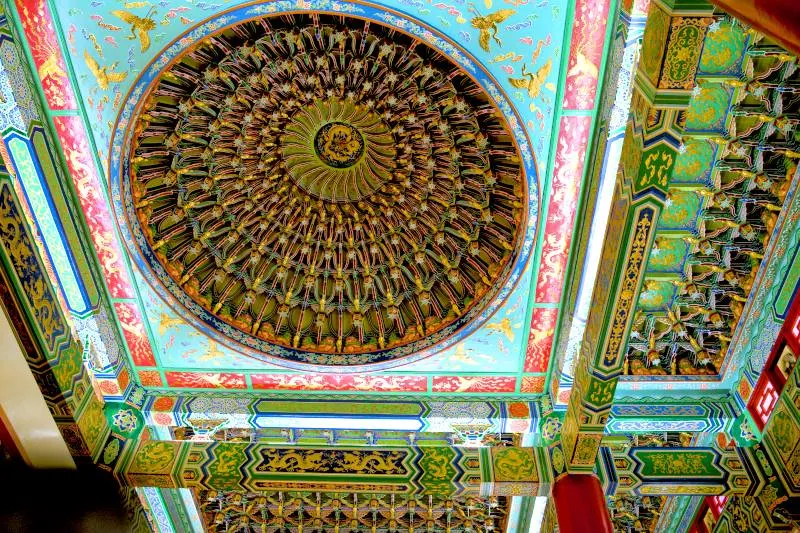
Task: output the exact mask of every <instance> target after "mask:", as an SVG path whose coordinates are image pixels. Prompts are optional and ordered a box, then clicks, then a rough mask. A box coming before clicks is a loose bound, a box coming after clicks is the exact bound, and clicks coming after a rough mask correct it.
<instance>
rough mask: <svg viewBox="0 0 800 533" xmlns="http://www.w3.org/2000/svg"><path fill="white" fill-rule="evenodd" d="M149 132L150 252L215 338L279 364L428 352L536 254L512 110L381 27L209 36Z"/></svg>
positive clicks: (163, 100)
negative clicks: (523, 259)
mask: <svg viewBox="0 0 800 533" xmlns="http://www.w3.org/2000/svg"><path fill="white" fill-rule="evenodd" d="M134 127H135V130H134V137H133V142H132V144H131V145H130V152H129V159H130V162H131V165H130V180H129V183H130V192H131V198H132V200H133V207H132V208H131V207H130V206H129V207H128V209H127V211H128V213H129V214H128V217H129V219H130V218H131V217H132V216H133V214H134V213H135V217H136V219H137V220H136V222H138V225H139V226H140V227H141V228H142V233H143V234H144V237H145V238H146V243H147V247H148V248H149V250H148V252H149V254H145V255H150V256H152V257H155V258H157V261H158V263H159V265H160V267H161V268H162V269H163V271H165V272H166V273H167V274H168V276H169V278H170V279H169V280H168V281H169V285H170V287H169V289H170V291H172V292H173V294H174V291H175V290H180V291H183V292H184V293H185V294H186V295H188V296H189V297H190V298H191V300H192V302H194V303H195V304H198V305H200V306H201V307H202V308H203V309H204V310H205V311H207V312H208V313H210V314H211V316H213V317H214V319H215V320H213V321H212V322H209V321H207V320H206V321H204V323H206V324H208V325H209V326H211V327H212V328H214V329H216V330H218V331H219V332H222V333H224V334H226V335H227V336H228V337H230V338H233V339H234V340H236V341H237V342H242V339H245V338H246V339H247V340H248V342H247V343H246V344H248V345H250V346H253V345H254V343H255V345H258V346H261V347H262V348H261V349H262V350H263V351H264V352H265V353H269V354H271V355H278V356H279V357H283V358H286V359H289V360H293V361H300V362H304V363H312V364H320V365H349V364H368V363H372V362H379V361H386V360H389V359H395V358H402V357H403V356H405V355H408V354H410V353H413V352H415V351H418V350H421V349H424V348H428V347H430V346H433V345H435V344H436V343H438V342H441V341H442V340H443V339H445V338H447V337H449V336H451V335H453V334H454V333H456V332H457V331H458V330H459V329H460V328H462V327H463V326H464V325H465V324H467V323H469V322H470V321H471V320H473V319H474V318H475V317H476V316H477V315H478V314H479V313H480V312H481V310H482V309H484V308H486V306H487V305H488V304H490V303H491V302H492V301H493V299H494V298H495V297H496V296H497V293H498V291H499V290H500V288H501V287H502V286H503V284H504V283H505V281H506V280H507V279H508V276H509V274H510V272H511V268H512V266H513V264H514V262H515V260H516V259H517V257H518V254H519V250H520V248H521V245H522V240H523V233H524V231H525V226H526V216H527V194H528V192H527V186H526V180H525V177H524V171H523V168H522V164H521V159H520V155H519V152H518V149H517V147H516V145H515V143H514V141H513V140H512V134H511V133H510V131H509V129H508V125H507V123H506V122H505V121H504V119H503V118H502V115H501V113H500V112H499V111H498V109H497V108H496V107H495V105H494V104H493V102H492V100H491V98H490V97H489V95H487V94H486V92H485V91H484V90H483V89H482V88H481V86H480V85H478V84H477V83H476V82H475V81H474V80H473V79H472V78H471V77H470V76H468V75H467V74H466V73H465V72H464V71H463V70H462V69H461V68H459V67H457V66H456V65H455V63H453V62H452V61H450V60H449V59H448V58H447V57H446V56H444V55H443V54H442V53H441V52H439V51H437V50H435V49H433V48H432V47H430V46H429V45H428V44H425V43H423V42H422V41H419V40H416V39H414V38H412V37H409V36H408V35H406V34H404V33H401V32H399V31H396V30H393V29H392V28H390V27H388V26H384V25H382V24H379V23H376V22H374V21H365V20H360V19H356V18H352V17H348V16H329V15H323V14H310V15H292V16H273V17H266V18H261V19H258V20H256V21H249V22H243V23H240V24H238V25H236V26H233V27H230V28H228V29H227V30H225V31H223V32H221V33H217V34H215V35H213V36H210V37H207V38H205V39H203V40H201V41H200V42H198V43H196V44H195V45H193V46H192V47H191V48H190V49H188V50H187V51H186V52H185V53H184V54H183V55H182V56H180V57H178V58H177V59H176V60H175V61H173V62H172V63H171V65H170V66H168V67H167V68H166V70H165V71H164V72H163V73H162V74H161V76H160V78H159V79H158V80H157V82H155V83H154V84H153V85H152V86H151V88H150V92H149V93H148V94H147V95H146V97H145V98H144V99H143V103H142V104H141V106H140V107H139V110H138V115H137V116H136V117H135V122H134ZM162 281H163V280H162ZM179 307H180V306H179ZM184 311H185V309H184ZM231 332H233V333H231ZM265 347H266V348H265Z"/></svg>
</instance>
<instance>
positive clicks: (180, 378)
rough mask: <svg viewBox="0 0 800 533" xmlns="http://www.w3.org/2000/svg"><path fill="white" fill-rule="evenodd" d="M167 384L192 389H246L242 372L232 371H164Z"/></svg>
mask: <svg viewBox="0 0 800 533" xmlns="http://www.w3.org/2000/svg"><path fill="white" fill-rule="evenodd" d="M165 375H166V377H167V385H168V386H170V387H187V388H192V389H246V388H247V381H246V380H245V377H244V374H236V373H233V372H165Z"/></svg>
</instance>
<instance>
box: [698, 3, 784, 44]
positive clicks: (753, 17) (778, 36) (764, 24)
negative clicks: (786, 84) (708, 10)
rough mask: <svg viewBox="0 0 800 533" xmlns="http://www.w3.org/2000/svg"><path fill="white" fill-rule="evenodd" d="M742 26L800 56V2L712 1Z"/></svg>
mask: <svg viewBox="0 0 800 533" xmlns="http://www.w3.org/2000/svg"><path fill="white" fill-rule="evenodd" d="M711 3H712V4H715V5H717V6H719V7H720V8H722V9H724V10H725V11H727V12H728V13H730V14H731V15H733V16H734V17H736V18H737V19H739V20H740V21H742V22H743V23H745V24H747V25H749V26H752V27H753V28H754V29H756V30H758V31H759V32H761V33H763V34H764V35H766V36H768V37H769V38H770V39H773V40H775V41H777V42H779V43H780V44H781V45H783V46H784V48H786V49H787V50H791V51H792V52H794V53H795V54H800V2H798V1H797V0H711Z"/></svg>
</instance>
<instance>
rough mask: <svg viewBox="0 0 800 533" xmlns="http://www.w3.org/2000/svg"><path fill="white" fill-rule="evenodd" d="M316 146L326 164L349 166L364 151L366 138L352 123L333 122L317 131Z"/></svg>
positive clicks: (318, 153) (335, 166) (339, 166)
mask: <svg viewBox="0 0 800 533" xmlns="http://www.w3.org/2000/svg"><path fill="white" fill-rule="evenodd" d="M314 148H315V149H316V151H317V155H318V156H319V158H320V159H322V161H323V162H324V163H325V164H326V165H328V166H331V167H334V168H347V167H351V166H353V165H354V164H355V162H356V161H358V158H359V157H361V155H362V154H363V153H364V138H363V137H362V136H361V134H360V133H359V132H358V130H357V129H355V128H354V127H353V126H351V125H350V124H345V123H343V122H331V123H329V124H325V125H324V126H322V128H320V130H319V131H318V132H317V135H316V138H315V139H314Z"/></svg>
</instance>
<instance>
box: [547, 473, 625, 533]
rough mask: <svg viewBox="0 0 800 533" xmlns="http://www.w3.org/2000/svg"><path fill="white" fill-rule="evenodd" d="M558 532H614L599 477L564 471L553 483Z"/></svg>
mask: <svg viewBox="0 0 800 533" xmlns="http://www.w3.org/2000/svg"><path fill="white" fill-rule="evenodd" d="M553 502H554V503H555V506H556V514H557V515H558V530H559V531H560V532H561V533H587V532H589V531H591V532H592V533H613V531H614V528H613V527H612V526H611V517H610V515H609V513H608V507H606V499H605V495H604V494H603V487H602V486H601V485H600V480H599V479H597V477H595V476H593V475H590V474H567V475H565V476H562V477H561V478H559V479H558V480H557V481H556V482H555V484H554V485H553Z"/></svg>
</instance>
